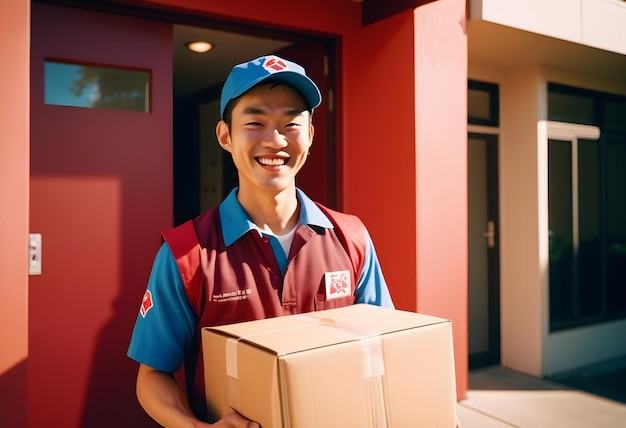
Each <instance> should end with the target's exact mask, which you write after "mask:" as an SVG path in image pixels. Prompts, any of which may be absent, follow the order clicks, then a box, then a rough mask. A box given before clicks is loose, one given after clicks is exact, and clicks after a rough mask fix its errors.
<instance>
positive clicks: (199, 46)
mask: <svg viewBox="0 0 626 428" xmlns="http://www.w3.org/2000/svg"><path fill="white" fill-rule="evenodd" d="M185 46H187V49H189V50H190V51H192V52H196V53H205V52H208V51H210V50H211V49H213V45H212V44H211V43H209V42H203V41H197V42H189V43H187V44H186V45H185Z"/></svg>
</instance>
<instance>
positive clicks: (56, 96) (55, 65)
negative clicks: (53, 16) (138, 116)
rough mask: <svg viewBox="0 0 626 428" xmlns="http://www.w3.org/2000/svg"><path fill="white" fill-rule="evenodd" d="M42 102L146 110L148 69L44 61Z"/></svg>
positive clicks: (98, 107) (147, 101)
mask: <svg viewBox="0 0 626 428" xmlns="http://www.w3.org/2000/svg"><path fill="white" fill-rule="evenodd" d="M44 67H45V68H44V94H45V95H44V102H45V103H46V104H54V105H61V106H71V107H84V108H94V109H116V110H132V111H141V112H146V113H147V112H149V111H150V108H149V99H150V97H149V87H150V73H148V72H147V71H138V70H128V69H120V68H113V67H96V66H89V65H81V64H70V63H62V62H52V61H46V63H45V66H44Z"/></svg>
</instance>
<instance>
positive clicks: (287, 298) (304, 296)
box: [163, 205, 366, 420]
mask: <svg viewBox="0 0 626 428" xmlns="http://www.w3.org/2000/svg"><path fill="white" fill-rule="evenodd" d="M318 206H319V207H320V209H322V211H323V212H324V213H325V214H326V216H327V217H328V218H329V219H330V221H331V222H332V223H333V225H334V226H335V227H334V228H332V229H325V228H322V227H318V226H310V227H309V226H305V225H302V224H300V225H298V226H297V229H296V232H295V235H294V238H293V242H292V244H291V250H290V252H289V255H288V260H289V264H288V267H287V270H286V272H285V275H284V276H283V275H282V274H281V272H280V269H279V267H278V263H277V262H276V258H275V256H274V252H273V250H272V246H271V244H270V242H269V238H267V237H262V236H260V235H259V233H257V232H256V231H249V232H247V233H245V234H244V235H243V236H241V237H240V238H239V239H238V240H237V241H235V242H234V243H233V244H232V245H230V247H228V248H227V247H226V246H225V244H224V238H223V236H222V228H221V221H220V216H219V210H218V209H217V208H215V209H212V210H210V211H207V212H206V213H204V214H202V215H200V216H199V217H197V218H195V219H193V220H189V221H188V222H186V223H184V224H182V225H180V226H178V227H175V228H173V229H170V230H167V231H165V232H163V237H164V239H165V240H166V241H167V243H168V245H169V247H170V249H171V251H172V254H173V255H174V258H175V259H176V263H177V264H178V268H179V270H180V273H181V277H182V279H183V283H184V286H185V293H186V295H187V298H188V300H189V302H190V304H191V306H192V308H193V310H194V312H195V313H196V315H197V317H198V319H199V322H198V324H197V325H196V331H195V334H194V339H193V342H192V345H191V348H190V349H189V350H188V351H187V353H186V356H185V363H184V364H185V378H186V384H187V395H188V396H189V401H190V405H191V408H192V410H193V411H194V413H195V414H196V415H197V416H198V417H199V418H200V419H202V420H207V414H206V402H205V393H204V382H205V379H204V367H203V360H202V346H201V343H200V340H201V336H200V333H201V330H202V328H203V327H209V326H215V325H223V324H231V323H237V322H243V321H251V320H257V319H264V318H271V317H276V316H281V315H290V314H296V313H303V312H311V311H317V310H323V309H330V308H335V307H341V306H348V305H351V304H353V303H354V301H355V297H354V290H355V287H356V282H357V281H358V278H359V275H360V273H361V268H362V266H363V259H364V257H365V249H366V242H365V236H366V235H365V227H364V225H363V223H362V222H361V221H360V220H359V219H358V218H357V217H355V216H352V215H348V214H343V213H339V212H337V211H333V210H330V209H328V208H326V207H323V206H321V205H318ZM338 271H348V272H349V276H350V292H349V293H347V294H346V295H345V296H344V297H338V298H333V299H332V300H331V299H328V298H327V295H328V292H327V285H326V283H327V279H326V273H327V272H338ZM207 381H208V382H210V379H207ZM208 419H213V416H209V417H208Z"/></svg>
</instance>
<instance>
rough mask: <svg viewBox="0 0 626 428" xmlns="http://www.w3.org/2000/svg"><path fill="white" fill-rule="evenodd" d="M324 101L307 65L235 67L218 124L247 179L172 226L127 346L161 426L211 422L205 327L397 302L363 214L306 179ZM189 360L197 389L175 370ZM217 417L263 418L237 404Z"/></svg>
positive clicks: (226, 422)
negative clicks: (313, 193)
mask: <svg viewBox="0 0 626 428" xmlns="http://www.w3.org/2000/svg"><path fill="white" fill-rule="evenodd" d="M320 102H321V95H320V91H319V89H318V88H317V86H316V85H315V83H313V81H312V80H311V79H309V77H307V76H306V73H305V71H304V69H303V68H302V67H301V66H299V65H298V64H295V63H292V62H290V61H287V60H285V59H282V58H279V57H276V56H267V57H261V58H257V59H255V60H253V61H249V62H247V63H243V64H239V65H237V66H235V67H234V68H233V69H232V71H231V73H230V74H229V76H228V78H227V79H226V82H225V83H224V88H223V90H222V96H221V102H220V110H221V117H222V120H221V121H220V122H219V123H218V124H217V128H216V133H217V139H218V141H219V144H220V145H221V146H222V148H224V150H226V151H228V152H229V153H230V154H231V155H232V158H233V161H234V164H235V166H236V168H237V171H238V177H239V187H238V188H235V189H234V190H233V191H232V192H231V193H230V194H229V195H228V196H227V197H226V199H225V200H224V201H223V202H222V204H220V206H219V207H217V208H215V209H212V210H209V211H208V212H206V213H204V214H202V215H200V216H199V217H197V218H195V219H193V220H190V221H188V222H187V223H184V224H183V225H181V226H178V227H176V228H174V229H171V230H168V231H166V232H164V233H163V237H164V239H165V242H164V244H163V246H162V247H161V249H160V250H159V252H158V254H157V256H156V258H155V262H154V266H153V270H152V273H151V275H150V279H149V281H148V287H147V291H146V294H145V296H144V301H143V303H142V306H141V310H140V314H139V316H138V318H137V323H136V325H135V330H134V332H133V337H132V340H131V344H130V347H129V351H128V355H129V356H130V357H131V358H133V359H135V360H136V361H138V362H139V363H140V367H139V372H138V375H137V396H138V399H139V402H140V403H141V405H142V406H143V408H144V409H145V410H146V412H147V413H148V414H149V415H150V416H151V417H152V418H154V419H155V420H156V421H157V422H159V423H160V424H161V425H164V426H167V427H184V426H211V425H210V424H207V423H204V422H200V421H201V420H206V419H207V415H206V404H205V401H204V386H203V385H204V376H203V367H202V349H201V343H200V330H201V328H202V327H206V326H211V325H220V324H229V323H235V322H242V321H249V320H255V319H262V318H268V317H275V316H281V315H288V314H295V313H301V312H310V311H315V310H323V309H329V308H334V307H340V306H347V305H351V304H354V303H369V304H374V305H381V306H387V307H393V303H392V300H391V297H390V295H389V291H388V289H387V285H386V283H385V279H384V277H383V275H382V272H381V268H380V264H379V262H378V259H377V257H376V253H375V251H374V246H373V244H372V241H371V239H370V236H369V234H368V232H367V230H366V229H365V226H364V225H363V224H362V222H361V221H360V220H359V219H358V218H356V217H354V216H350V215H347V214H342V213H338V212H336V211H332V210H329V209H328V208H325V207H323V206H321V205H319V204H316V203H314V202H313V201H311V200H310V199H309V198H308V197H307V196H306V195H305V194H304V193H303V192H302V191H300V190H299V189H297V188H296V185H295V177H296V174H297V173H298V171H299V170H300V169H301V168H302V166H303V165H304V164H305V162H306V159H307V156H308V153H309V149H310V147H311V144H312V142H313V134H314V127H313V124H312V114H313V110H314V109H315V108H316V107H317V106H319V104H320ZM183 362H184V363H185V364H184V366H185V378H186V386H187V388H186V391H187V392H184V391H183V389H182V388H181V387H180V386H179V385H178V383H177V382H176V381H175V380H174V377H173V373H174V372H176V371H177V370H178V369H179V368H180V367H181V364H182V363H183ZM207 381H208V382H210V379H209V380H207ZM212 426H216V427H217V426H222V427H256V426H258V425H257V424H256V423H254V422H250V421H248V420H247V419H245V418H243V417H242V416H241V415H238V414H237V413H231V414H229V415H227V416H226V417H224V418H223V419H221V420H219V421H217V422H216V423H215V424H214V425H212Z"/></svg>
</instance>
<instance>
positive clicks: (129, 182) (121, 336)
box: [28, 2, 173, 428]
mask: <svg viewBox="0 0 626 428" xmlns="http://www.w3.org/2000/svg"><path fill="white" fill-rule="evenodd" d="M32 6H33V7H32V56H31V81H32V83H31V85H32V86H31V105H32V107H31V108H32V111H31V118H32V119H31V120H32V122H31V128H32V129H31V135H32V141H31V187H30V189H31V194H30V200H31V207H30V214H31V218H30V229H31V232H32V233H41V234H42V249H43V251H42V253H43V254H42V273H41V275H37V276H32V277H31V280H30V296H29V305H30V306H29V314H30V319H29V359H28V426H29V427H33V428H35V427H90V428H97V427H107V428H109V427H122V426H124V427H141V426H156V425H155V424H154V423H153V422H151V421H150V419H149V418H148V417H147V416H146V415H145V414H144V412H143V411H142V410H141V408H140V407H139V405H138V404H137V400H136V398H135V392H134V389H135V388H134V380H135V374H136V369H137V367H136V365H135V364H134V363H133V362H132V361H130V360H129V359H128V358H127V357H126V355H125V354H126V348H127V346H128V341H129V338H130V335H131V331H132V327H133V324H134V320H135V318H136V316H137V312H138V309H139V303H140V300H141V296H142V294H143V291H144V289H145V284H146V280H147V277H148V275H149V270H150V267H151V263H152V258H153V256H154V254H155V252H156V250H157V248H158V246H159V245H160V237H159V232H160V231H161V230H163V229H164V228H167V227H170V226H171V224H172V181H173V180H172V154H171V153H172V119H171V118H172V66H171V61H172V26H171V25H170V24H166V23H162V22H153V21H149V20H143V19H138V18H131V17H126V16H118V15H111V14H106V13H100V12H93V11H86V10H79V9H73V8H67V7H60V6H54V5H49V4H40V3H36V2H33V5H32ZM46 62H47V63H48V64H49V63H50V62H60V63H66V62H70V63H78V64H87V65H90V66H102V67H103V68H104V69H106V70H109V71H110V70H114V71H116V72H117V71H119V69H121V70H125V71H129V70H139V71H140V73H142V75H144V76H145V75H147V76H148V79H149V85H148V91H149V95H148V96H147V97H144V99H143V100H144V101H145V103H143V104H142V105H143V106H147V110H148V111H147V112H144V111H130V110H120V109H111V108H110V107H111V104H107V103H108V101H107V100H106V96H107V94H109V92H108V91H109V90H110V89H111V87H114V86H115V85H116V84H118V83H119V79H118V78H117V77H111V76H116V75H112V74H109V75H108V77H106V76H105V75H107V74H106V73H103V74H102V75H100V78H99V79H100V80H98V79H96V78H95V77H94V76H93V75H91V78H92V79H91V83H92V84H95V87H96V88H97V89H98V91H95V92H94V93H95V94H96V95H97V96H98V97H99V99H100V100H101V102H100V103H99V104H98V103H96V105H99V106H100V107H105V108H83V107H70V106H61V105H51V104H50V102H52V101H51V100H50V99H49V98H48V93H49V92H47V91H49V90H51V89H53V88H55V87H57V86H58V85H60V83H59V82H58V81H55V80H54V79H53V78H52V77H51V76H48V77H46V79H44V70H45V69H47V68H46V67H47V66H46ZM86 75H87V76H88V74H84V75H83V77H85V76H86ZM107 79H108V80H107ZM44 80H45V82H44ZM87 80H89V79H87ZM107 88H108V89H107ZM143 89H144V90H145V89H146V87H145V85H144V87H143ZM44 93H45V94H46V95H45V96H44ZM93 97H95V95H93V93H92V98H93Z"/></svg>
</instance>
